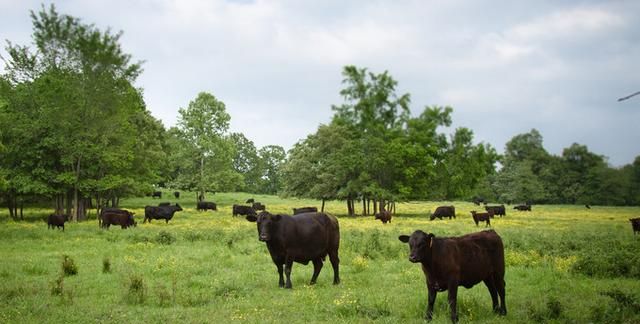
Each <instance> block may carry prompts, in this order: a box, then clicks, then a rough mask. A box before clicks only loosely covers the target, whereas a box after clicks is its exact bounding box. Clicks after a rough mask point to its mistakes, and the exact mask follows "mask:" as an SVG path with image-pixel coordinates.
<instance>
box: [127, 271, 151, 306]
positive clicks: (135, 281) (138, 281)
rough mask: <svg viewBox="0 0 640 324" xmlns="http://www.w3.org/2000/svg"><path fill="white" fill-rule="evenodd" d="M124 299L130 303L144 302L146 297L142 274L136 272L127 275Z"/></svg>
mask: <svg viewBox="0 0 640 324" xmlns="http://www.w3.org/2000/svg"><path fill="white" fill-rule="evenodd" d="M125 299H126V300H127V302H129V303H132V304H143V303H144V301H145V299H146V288H145V284H144V279H143V278H142V276H140V275H137V274H131V275H129V285H128V288H127V293H126V295H125Z"/></svg>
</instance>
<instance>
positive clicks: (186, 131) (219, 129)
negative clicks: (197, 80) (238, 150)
mask: <svg viewBox="0 0 640 324" xmlns="http://www.w3.org/2000/svg"><path fill="white" fill-rule="evenodd" d="M178 112H179V114H180V116H179V118H178V129H179V131H180V137H182V138H183V139H184V141H186V142H188V143H190V146H189V147H188V149H186V150H184V151H183V153H184V155H183V158H184V159H185V160H184V165H183V167H182V169H183V171H185V172H182V173H181V176H182V178H183V180H182V181H181V182H182V183H183V184H186V185H187V186H188V187H190V186H189V185H192V186H193V187H192V188H189V189H196V190H197V191H198V196H199V197H204V196H205V193H206V192H207V191H213V192H215V191H218V190H225V189H231V190H233V189H235V188H232V186H234V184H237V183H238V182H239V180H241V177H240V175H239V174H238V173H236V172H234V171H233V166H232V163H233V155H234V147H233V143H232V141H231V140H230V139H229V137H228V136H227V134H226V132H227V130H228V129H229V121H230V119H231V117H230V116H229V114H228V113H227V112H226V107H225V104H224V103H223V102H221V101H219V100H218V99H216V98H215V97H214V96H213V95H211V94H209V93H206V92H201V93H199V94H198V96H197V97H196V99H194V100H193V101H191V102H189V106H188V107H187V108H180V109H179V111H178Z"/></svg>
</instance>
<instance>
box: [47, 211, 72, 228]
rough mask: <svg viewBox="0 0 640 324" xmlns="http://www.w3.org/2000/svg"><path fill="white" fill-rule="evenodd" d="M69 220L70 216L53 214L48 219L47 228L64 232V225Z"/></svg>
mask: <svg viewBox="0 0 640 324" xmlns="http://www.w3.org/2000/svg"><path fill="white" fill-rule="evenodd" d="M68 220H69V215H59V214H51V215H49V217H47V228H48V229H53V228H54V227H57V228H58V229H60V228H62V231H63V232H64V223H65V222H66V221H68Z"/></svg>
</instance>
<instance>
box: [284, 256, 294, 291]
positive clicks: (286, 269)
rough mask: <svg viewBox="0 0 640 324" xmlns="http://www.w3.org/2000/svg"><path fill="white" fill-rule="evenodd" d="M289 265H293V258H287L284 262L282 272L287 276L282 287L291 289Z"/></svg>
mask: <svg viewBox="0 0 640 324" xmlns="http://www.w3.org/2000/svg"><path fill="white" fill-rule="evenodd" d="M291 267H293V260H291V259H289V258H287V261H285V263H284V274H285V275H286V276H287V282H286V283H285V285H284V287H285V288H289V289H291V288H292V287H291Z"/></svg>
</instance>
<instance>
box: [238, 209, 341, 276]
mask: <svg viewBox="0 0 640 324" xmlns="http://www.w3.org/2000/svg"><path fill="white" fill-rule="evenodd" d="M247 220H248V221H250V222H257V225H258V239H259V240H260V241H262V242H265V243H267V249H268V250H269V254H271V260H273V263H275V265H276V267H277V268H278V275H279V280H278V285H279V286H280V287H285V288H291V267H292V266H293V262H298V263H301V264H304V265H306V264H309V261H311V262H313V276H312V277H311V282H310V284H312V285H313V284H315V283H316V279H318V274H320V270H321V269H322V265H323V261H324V260H325V257H326V256H327V255H329V261H331V266H332V267H333V284H334V285H336V284H339V283H340V275H339V269H338V264H339V263H340V259H339V258H338V248H339V246H340V228H339V225H338V220H337V219H336V218H335V217H334V216H331V215H328V214H325V213H303V214H299V215H295V216H289V215H280V214H278V215H272V214H270V213H268V212H265V211H263V212H260V214H258V215H257V216H254V215H249V216H247ZM283 267H284V273H285V274H286V276H287V281H286V284H285V281H284V278H283V277H282V272H283Z"/></svg>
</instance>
